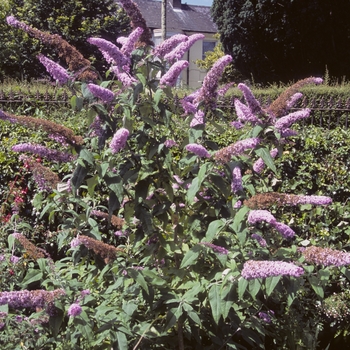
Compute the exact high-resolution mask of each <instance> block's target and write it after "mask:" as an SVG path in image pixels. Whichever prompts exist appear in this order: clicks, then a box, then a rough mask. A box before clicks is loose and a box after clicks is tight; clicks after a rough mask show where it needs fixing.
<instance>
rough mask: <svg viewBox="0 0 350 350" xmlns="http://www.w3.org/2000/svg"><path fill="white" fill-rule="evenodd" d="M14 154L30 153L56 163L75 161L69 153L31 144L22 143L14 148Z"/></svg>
mask: <svg viewBox="0 0 350 350" xmlns="http://www.w3.org/2000/svg"><path fill="white" fill-rule="evenodd" d="M12 151H14V152H30V153H33V154H36V155H37V156H40V157H43V158H46V159H48V160H52V161H55V162H65V163H66V162H69V161H71V160H72V159H73V156H72V155H71V154H69V153H65V152H60V151H56V150H53V149H49V148H46V147H45V146H41V145H36V144H31V143H20V144H18V145H15V146H13V147H12Z"/></svg>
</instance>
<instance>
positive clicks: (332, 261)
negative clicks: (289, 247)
mask: <svg viewBox="0 0 350 350" xmlns="http://www.w3.org/2000/svg"><path fill="white" fill-rule="evenodd" d="M302 254H303V255H304V257H305V261H306V262H308V263H311V264H316V265H323V266H345V265H350V254H349V253H348V252H342V251H339V250H335V249H331V248H321V247H315V246H310V247H306V248H305V249H304V250H303V251H302Z"/></svg>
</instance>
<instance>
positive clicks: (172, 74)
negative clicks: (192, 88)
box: [159, 61, 188, 87]
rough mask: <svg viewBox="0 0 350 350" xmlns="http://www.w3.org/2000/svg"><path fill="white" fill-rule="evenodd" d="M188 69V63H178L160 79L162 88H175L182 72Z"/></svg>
mask: <svg viewBox="0 0 350 350" xmlns="http://www.w3.org/2000/svg"><path fill="white" fill-rule="evenodd" d="M187 67H188V62H187V61H177V62H175V63H174V64H173V65H172V66H171V67H170V69H169V70H168V71H167V72H166V73H165V74H164V75H163V76H162V77H161V78H160V81H159V84H160V86H162V87H164V86H175V84H176V81H177V78H178V77H179V75H180V74H181V72H182V71H183V70H184V69H185V68H187Z"/></svg>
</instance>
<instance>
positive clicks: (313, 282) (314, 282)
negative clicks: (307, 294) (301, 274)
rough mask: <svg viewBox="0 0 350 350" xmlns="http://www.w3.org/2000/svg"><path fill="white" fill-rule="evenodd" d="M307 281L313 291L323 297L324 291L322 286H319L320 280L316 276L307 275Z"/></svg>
mask: <svg viewBox="0 0 350 350" xmlns="http://www.w3.org/2000/svg"><path fill="white" fill-rule="evenodd" d="M307 279H308V281H309V283H310V284H311V287H312V289H313V290H314V291H315V293H316V294H317V295H318V296H319V297H320V298H321V299H323V298H324V291H323V288H322V286H320V280H319V279H318V278H317V277H316V276H307Z"/></svg>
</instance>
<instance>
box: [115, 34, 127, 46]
mask: <svg viewBox="0 0 350 350" xmlns="http://www.w3.org/2000/svg"><path fill="white" fill-rule="evenodd" d="M116 41H117V43H118V44H120V45H122V46H123V45H125V44H126V42H127V41H128V37H127V36H120V37H119V38H117V40H116Z"/></svg>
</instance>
